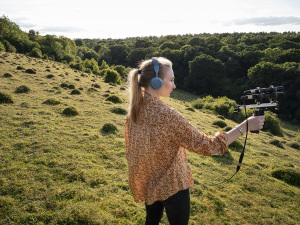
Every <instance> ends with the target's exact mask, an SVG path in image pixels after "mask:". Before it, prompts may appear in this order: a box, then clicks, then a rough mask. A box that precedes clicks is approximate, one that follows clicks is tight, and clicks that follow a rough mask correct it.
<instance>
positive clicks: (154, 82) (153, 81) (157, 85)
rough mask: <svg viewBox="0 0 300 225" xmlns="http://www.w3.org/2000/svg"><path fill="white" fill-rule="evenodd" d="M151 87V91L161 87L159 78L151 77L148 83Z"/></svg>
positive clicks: (161, 83) (161, 82)
mask: <svg viewBox="0 0 300 225" xmlns="http://www.w3.org/2000/svg"><path fill="white" fill-rule="evenodd" d="M150 84H151V87H152V88H153V89H156V90H157V89H160V88H161V86H162V85H163V81H162V79H161V78H160V77H153V78H152V79H151V81H150Z"/></svg>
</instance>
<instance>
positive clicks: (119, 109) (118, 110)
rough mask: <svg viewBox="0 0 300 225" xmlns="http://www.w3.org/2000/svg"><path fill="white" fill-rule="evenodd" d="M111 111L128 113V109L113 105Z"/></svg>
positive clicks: (121, 113) (120, 113) (122, 113)
mask: <svg viewBox="0 0 300 225" xmlns="http://www.w3.org/2000/svg"><path fill="white" fill-rule="evenodd" d="M110 111H111V112H112V113H115V114H119V115H127V110H126V109H124V108H121V107H113V108H111V109H110Z"/></svg>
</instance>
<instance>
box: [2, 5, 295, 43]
mask: <svg viewBox="0 0 300 225" xmlns="http://www.w3.org/2000/svg"><path fill="white" fill-rule="evenodd" d="M0 14H1V16H7V17H8V18H9V19H10V20H12V21H13V22H15V23H16V24H18V25H19V26H20V28H21V29H22V30H24V31H29V30H30V29H33V30H35V31H39V32H40V34H41V35H45V34H53V35H57V36H61V35H62V36H66V37H69V38H100V39H101V38H126V37H137V36H140V37H141V36H161V35H170V34H199V33H227V32H228V33H233V32H273V31H275V32H285V31H295V32H300V1H299V0H281V1H280V0H227V1H222V0H221V1H217V0H209V1H202V0H182V1H176V0H172V1H171V0H151V1H141V0H127V1H124V0H106V1H102V0H84V1H82V0H81V1H77V0H51V1H49V0H26V1H24V0H1V1H0Z"/></svg>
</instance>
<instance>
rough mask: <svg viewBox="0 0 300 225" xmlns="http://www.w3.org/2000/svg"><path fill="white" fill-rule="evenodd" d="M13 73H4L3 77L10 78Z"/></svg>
mask: <svg viewBox="0 0 300 225" xmlns="http://www.w3.org/2000/svg"><path fill="white" fill-rule="evenodd" d="M12 76H13V75H12V74H11V73H5V74H4V75H3V77H6V78H10V77H12Z"/></svg>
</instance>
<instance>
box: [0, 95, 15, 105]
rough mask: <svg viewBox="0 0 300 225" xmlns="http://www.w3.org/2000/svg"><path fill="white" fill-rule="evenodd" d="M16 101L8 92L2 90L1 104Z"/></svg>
mask: <svg viewBox="0 0 300 225" xmlns="http://www.w3.org/2000/svg"><path fill="white" fill-rule="evenodd" d="M7 103H9V104H10V103H14V101H13V99H12V97H11V96H10V95H8V94H5V93H2V92H0V104H7Z"/></svg>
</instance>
